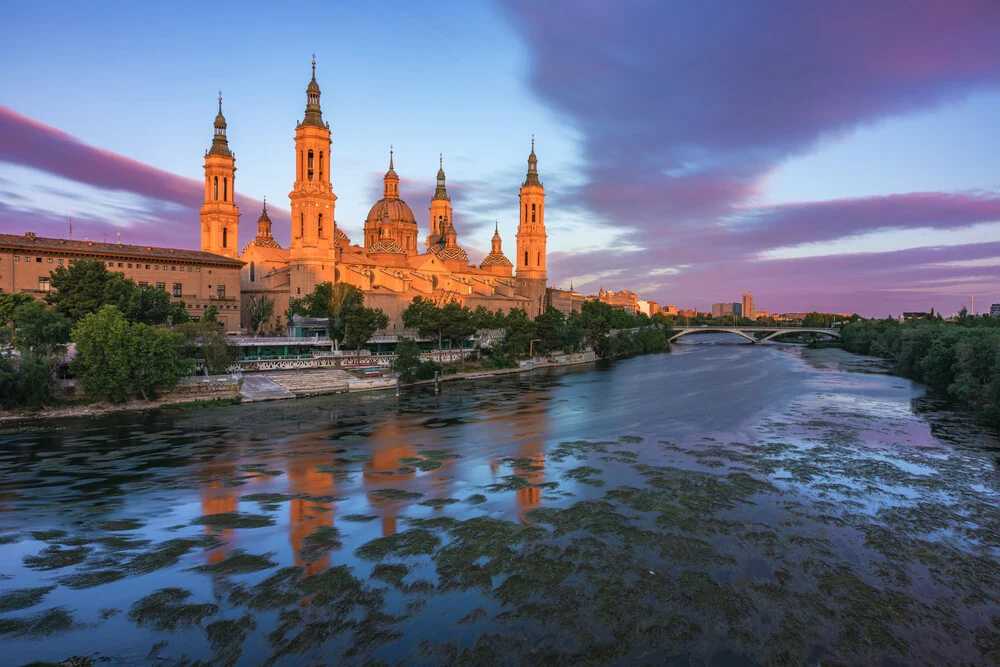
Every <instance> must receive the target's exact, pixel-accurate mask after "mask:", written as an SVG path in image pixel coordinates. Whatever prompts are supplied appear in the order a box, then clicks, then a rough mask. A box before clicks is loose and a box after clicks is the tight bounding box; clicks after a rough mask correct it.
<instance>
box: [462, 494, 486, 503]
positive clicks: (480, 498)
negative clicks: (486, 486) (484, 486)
mask: <svg viewBox="0 0 1000 667" xmlns="http://www.w3.org/2000/svg"><path fill="white" fill-rule="evenodd" d="M462 502H463V503H469V504H470V505H482V504H483V503H485V502H486V496H484V495H483V494H481V493H473V494H472V495H471V496H469V497H468V498H466V499H465V500H463V501H462Z"/></svg>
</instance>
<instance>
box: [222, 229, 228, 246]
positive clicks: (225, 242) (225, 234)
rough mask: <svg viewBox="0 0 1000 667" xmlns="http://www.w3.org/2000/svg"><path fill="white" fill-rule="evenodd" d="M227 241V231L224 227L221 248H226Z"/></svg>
mask: <svg viewBox="0 0 1000 667" xmlns="http://www.w3.org/2000/svg"><path fill="white" fill-rule="evenodd" d="M228 241H229V230H228V229H227V228H225V227H223V228H222V247H223V248H227V247H229V246H228Z"/></svg>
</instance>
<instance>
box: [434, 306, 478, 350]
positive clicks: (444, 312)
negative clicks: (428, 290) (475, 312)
mask: <svg viewBox="0 0 1000 667" xmlns="http://www.w3.org/2000/svg"><path fill="white" fill-rule="evenodd" d="M441 332H442V334H443V336H444V337H445V338H447V339H448V343H449V347H454V346H455V345H457V346H459V347H461V346H462V343H463V342H464V341H466V340H468V338H469V336H471V335H472V334H474V333H476V325H475V324H474V323H473V320H472V312H471V311H470V310H469V309H468V308H466V307H465V306H463V305H462V304H460V303H458V302H457V301H449V302H448V303H446V304H445V305H444V307H443V308H441Z"/></svg>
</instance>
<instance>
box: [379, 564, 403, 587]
mask: <svg viewBox="0 0 1000 667" xmlns="http://www.w3.org/2000/svg"><path fill="white" fill-rule="evenodd" d="M409 573H410V568H409V567H407V566H406V565H402V564H400V563H392V564H386V563H379V564H378V565H376V566H375V567H374V568H373V569H372V575H371V576H372V579H378V580H379V581H384V582H386V583H388V584H392V585H393V586H395V587H396V588H403V577H405V576H406V575H408V574H409Z"/></svg>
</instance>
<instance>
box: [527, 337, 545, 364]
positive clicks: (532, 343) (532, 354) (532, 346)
mask: <svg viewBox="0 0 1000 667" xmlns="http://www.w3.org/2000/svg"><path fill="white" fill-rule="evenodd" d="M541 342H542V339H541V338H532V339H531V340H530V341H528V356H529V357H531V360H532V361H534V360H535V352H534V350H535V343H541Z"/></svg>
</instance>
